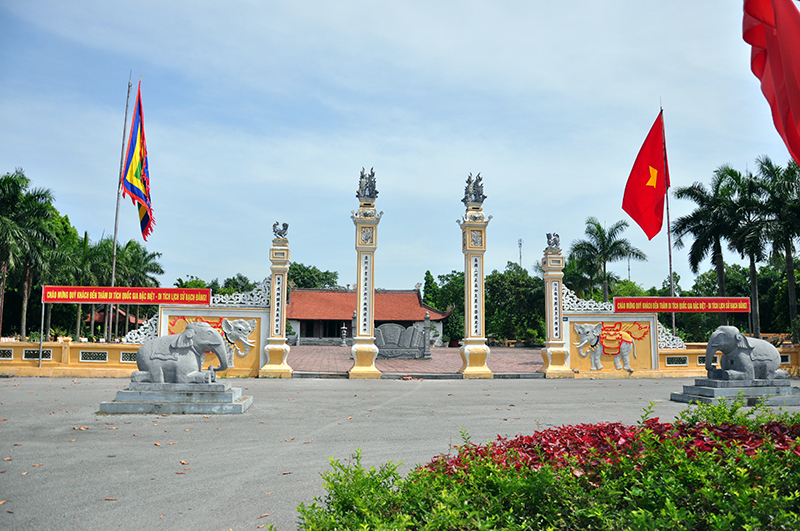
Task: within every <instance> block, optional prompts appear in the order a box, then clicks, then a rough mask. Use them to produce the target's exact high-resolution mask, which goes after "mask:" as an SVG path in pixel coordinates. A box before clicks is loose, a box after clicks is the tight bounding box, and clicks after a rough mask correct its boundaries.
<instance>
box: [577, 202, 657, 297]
mask: <svg viewBox="0 0 800 531" xmlns="http://www.w3.org/2000/svg"><path fill="white" fill-rule="evenodd" d="M626 228H628V222H627V221H624V220H622V221H617V222H616V223H614V224H613V225H611V227H609V229H608V230H606V229H605V228H604V227H603V226H602V225H601V224H600V222H599V221H598V220H597V218H595V217H589V218H587V219H586V232H585V234H586V236H587V237H588V238H587V239H585V240H578V241H574V242H572V247H571V248H570V259H574V260H578V261H579V262H584V263H586V264H591V266H593V267H594V268H595V270H598V271H601V272H602V278H603V302H608V271H607V269H606V265H607V264H608V262H617V261H619V260H625V259H627V258H630V259H633V260H642V261H643V260H647V256H646V255H645V254H644V253H643V252H642V251H640V250H639V249H637V248H636V247H634V246H633V245H631V243H630V242H629V241H628V240H626V239H625V238H621V237H620V236H621V235H622V233H623V232H624V231H625V229H626Z"/></svg>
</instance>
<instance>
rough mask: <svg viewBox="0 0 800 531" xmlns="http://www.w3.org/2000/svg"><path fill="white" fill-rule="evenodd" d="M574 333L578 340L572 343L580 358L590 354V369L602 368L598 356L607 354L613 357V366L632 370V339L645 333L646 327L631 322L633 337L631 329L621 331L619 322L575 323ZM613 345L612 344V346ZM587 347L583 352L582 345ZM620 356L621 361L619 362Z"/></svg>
mask: <svg viewBox="0 0 800 531" xmlns="http://www.w3.org/2000/svg"><path fill="white" fill-rule="evenodd" d="M574 327H575V333H576V334H577V335H578V339H579V340H580V341H579V342H578V343H574V345H575V346H576V347H577V348H578V354H580V356H581V357H582V358H585V357H586V356H590V358H589V359H590V360H591V361H592V367H591V370H593V371H599V370H601V369H602V368H603V365H602V364H601V363H600V357H601V356H602V355H603V354H608V355H610V356H611V357H612V358H613V359H614V366H615V367H616V368H617V370H620V369H623V368H624V369H625V370H626V371H628V372H633V369H631V363H630V354H631V353H633V357H634V358H635V357H636V348H635V347H634V345H633V340H634V339H641V338H642V337H644V336H645V335H646V334H647V331H648V328H646V327H642V326H641V325H639V323H633V327H634V328H635V329H636V336H635V337H634V336H633V335H632V333H631V330H627V331H623V330H622V328H621V327H622V325H621V323H614V324H613V325H610V326H603V323H596V324H592V323H585V324H581V323H575V325H574ZM612 345H613V346H612ZM586 346H588V347H589V348H588V349H587V350H586V351H585V352H584V347H586ZM620 358H622V363H621V364H620Z"/></svg>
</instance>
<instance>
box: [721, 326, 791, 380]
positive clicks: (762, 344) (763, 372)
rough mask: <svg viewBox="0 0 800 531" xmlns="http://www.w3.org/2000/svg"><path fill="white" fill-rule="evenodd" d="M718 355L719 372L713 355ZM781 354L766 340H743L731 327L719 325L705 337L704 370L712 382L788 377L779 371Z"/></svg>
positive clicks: (735, 329) (782, 371)
mask: <svg viewBox="0 0 800 531" xmlns="http://www.w3.org/2000/svg"><path fill="white" fill-rule="evenodd" d="M718 351H719V352H722V357H721V358H720V360H719V369H716V368H714V354H715V353H717V352H718ZM780 364H781V355H780V353H779V352H778V349H777V348H775V347H774V346H773V345H772V344H771V343H769V342H768V341H764V340H763V339H756V338H752V337H747V336H745V335H744V334H742V333H741V332H739V329H738V328H736V327H735V326H720V327H719V328H717V329H716V330H714V332H713V333H712V334H711V337H709V338H708V346H707V347H706V371H708V377H709V378H711V379H712V380H755V379H759V380H772V379H783V378H788V377H789V374H788V373H787V372H786V371H784V370H781V369H779V368H778V367H780Z"/></svg>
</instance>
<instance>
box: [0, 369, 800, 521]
mask: <svg viewBox="0 0 800 531" xmlns="http://www.w3.org/2000/svg"><path fill="white" fill-rule="evenodd" d="M691 381H692V380H690V379H660V380H642V379H626V380H545V379H540V380H410V381H403V380H312V379H290V380H252V379H243V380H237V381H235V385H238V386H241V387H242V388H243V389H244V394H245V395H252V396H253V397H254V404H253V406H252V407H251V408H250V409H249V410H248V411H247V412H246V413H245V414H243V415H220V416H209V417H204V416H202V415H199V416H198V415H172V416H158V415H98V414H97V413H96V412H97V411H98V408H99V404H100V402H102V401H104V400H110V399H112V398H113V396H114V394H115V393H116V391H117V390H118V389H121V388H123V387H124V386H125V385H126V384H127V382H126V381H125V380H119V379H79V380H72V379H57V378H56V379H45V378H4V379H0V419H2V420H0V453H2V455H0V459H3V458H10V459H9V460H5V461H0V470H2V473H0V500H6V501H5V503H3V504H2V505H0V529H13V530H29V529H88V530H94V529H104V530H105V529H123V530H128V529H130V530H134V529H135V530H141V529H169V530H182V529H187V530H188V529H191V530H200V529H203V530H228V529H233V530H234V531H236V530H245V529H257V526H259V525H261V524H264V523H272V524H274V525H275V526H276V527H277V528H278V529H281V530H291V529H295V528H296V525H297V513H296V511H295V507H296V506H297V505H298V504H299V503H300V502H306V503H310V502H311V501H312V500H313V498H314V496H321V495H323V494H324V490H323V488H322V481H321V479H320V473H321V472H325V471H327V470H329V464H328V459H329V458H330V457H335V458H338V459H342V460H344V459H347V458H349V456H351V455H352V454H353V452H354V451H355V449H356V448H361V450H362V456H363V463H364V464H366V465H379V464H382V463H384V462H386V461H389V460H391V461H399V462H402V463H404V465H403V467H401V470H402V471H403V472H406V471H408V470H409V468H411V466H413V465H415V464H418V463H425V462H427V461H429V460H430V459H431V458H432V457H433V456H435V455H438V454H442V453H446V452H447V451H448V449H449V446H450V445H451V444H458V443H459V442H460V435H459V431H460V429H461V428H462V427H463V428H464V429H465V430H466V431H467V432H468V433H469V435H470V437H471V439H472V441H473V442H486V441H489V440H492V439H494V438H495V437H496V436H497V435H498V434H500V435H504V436H513V435H515V434H526V433H531V432H533V431H535V430H538V429H543V428H548V427H552V426H557V425H562V424H575V423H583V422H586V423H593V422H600V421H620V422H623V423H630V424H632V423H636V422H637V421H638V420H639V418H640V417H641V415H642V410H643V408H645V407H647V406H648V404H649V403H650V401H654V402H657V404H656V406H655V409H654V415H655V416H658V417H660V418H661V419H662V420H671V419H673V418H674V417H675V416H676V415H677V414H679V413H680V412H681V411H683V410H684V409H685V408H686V406H685V405H684V404H678V403H674V402H669V394H670V392H672V391H679V390H681V389H682V387H681V386H682V385H683V384H689V383H691ZM787 409H790V410H797V411H800V407H797V408H787ZM182 461H183V462H184V463H185V464H183V463H182ZM266 513H269V516H265V517H263V518H259V516H261V515H264V514H266Z"/></svg>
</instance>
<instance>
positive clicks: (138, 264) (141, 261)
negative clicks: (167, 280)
mask: <svg viewBox="0 0 800 531" xmlns="http://www.w3.org/2000/svg"><path fill="white" fill-rule="evenodd" d="M159 258H161V253H151V252H148V251H147V249H146V248H145V247H144V246H143V245H142V244H140V243H139V242H137V241H136V240H130V241H128V243H126V244H125V245H124V246H123V247H121V248H120V252H119V253H118V254H117V260H118V262H117V266H118V267H119V266H120V263H121V264H122V267H121V268H120V271H121V274H120V276H119V285H120V286H134V287H143V288H147V287H154V288H157V287H159V286H160V285H161V283H160V282H159V281H158V279H157V278H156V277H155V275H163V274H164V268H163V267H161V264H160V263H159V262H158V259H159ZM128 308H130V306H128ZM128 315H130V314H129V313H128ZM136 322H137V323H138V322H139V305H138V304H137V305H136ZM117 325H119V320H117ZM125 333H126V334H127V333H128V318H127V317H126V319H125Z"/></svg>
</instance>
